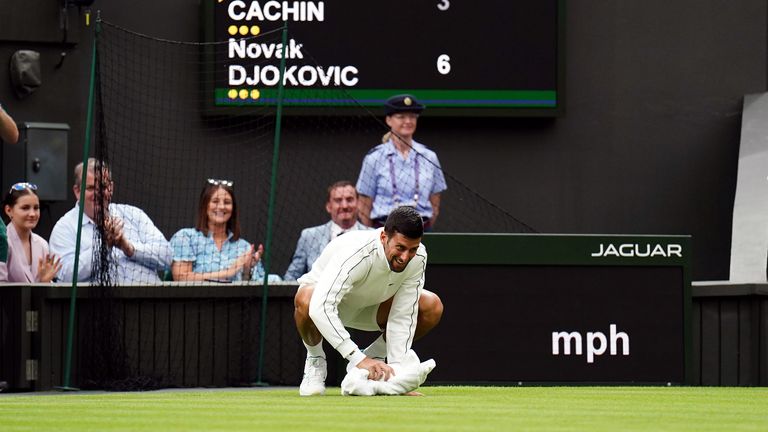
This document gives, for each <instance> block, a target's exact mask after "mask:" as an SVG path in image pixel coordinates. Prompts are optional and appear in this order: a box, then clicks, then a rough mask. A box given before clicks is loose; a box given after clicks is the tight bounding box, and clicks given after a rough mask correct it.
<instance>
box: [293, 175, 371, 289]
mask: <svg viewBox="0 0 768 432" xmlns="http://www.w3.org/2000/svg"><path fill="white" fill-rule="evenodd" d="M325 211H327V212H328V214H329V215H331V220H329V221H328V222H327V223H324V224H323V225H318V226H314V227H310V228H304V229H303V230H302V231H301V237H299V242H298V244H297V245H296V252H294V254H293V259H292V260H291V264H290V265H289V266H288V270H287V271H286V272H285V276H283V280H296V279H298V278H299V277H301V276H302V275H303V274H304V273H307V272H309V271H310V270H312V264H314V262H315V260H317V257H319V256H320V253H321V252H323V249H325V246H326V245H327V244H328V243H330V242H331V240H333V239H334V238H336V237H338V236H339V235H341V234H344V233H346V232H348V231H353V230H361V229H368V227H366V226H365V225H363V224H361V223H360V222H358V220H357V214H358V213H357V211H358V210H357V190H355V187H354V186H353V185H352V183H351V182H348V181H346V180H342V181H337V182H336V183H334V184H332V185H330V186H329V187H328V201H327V202H326V203H325Z"/></svg>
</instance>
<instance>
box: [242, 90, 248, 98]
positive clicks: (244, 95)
mask: <svg viewBox="0 0 768 432" xmlns="http://www.w3.org/2000/svg"><path fill="white" fill-rule="evenodd" d="M240 99H248V90H246V89H242V90H240Z"/></svg>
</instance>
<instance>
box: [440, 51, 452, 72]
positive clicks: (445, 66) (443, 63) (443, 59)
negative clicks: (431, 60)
mask: <svg viewBox="0 0 768 432" xmlns="http://www.w3.org/2000/svg"><path fill="white" fill-rule="evenodd" d="M437 71H438V72H440V74H441V75H448V74H449V73H451V58H450V57H448V54H440V55H439V56H437Z"/></svg>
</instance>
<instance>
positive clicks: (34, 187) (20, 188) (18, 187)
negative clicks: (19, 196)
mask: <svg viewBox="0 0 768 432" xmlns="http://www.w3.org/2000/svg"><path fill="white" fill-rule="evenodd" d="M24 189H29V190H33V191H36V190H37V185H36V184H34V183H27V182H19V183H16V184H15V185H13V186H11V188H10V189H9V190H8V192H9V193H10V192H13V191H23V190H24Z"/></svg>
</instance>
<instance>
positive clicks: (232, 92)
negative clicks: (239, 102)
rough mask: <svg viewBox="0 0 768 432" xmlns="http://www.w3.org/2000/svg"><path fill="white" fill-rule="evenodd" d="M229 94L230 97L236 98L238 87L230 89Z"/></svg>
mask: <svg viewBox="0 0 768 432" xmlns="http://www.w3.org/2000/svg"><path fill="white" fill-rule="evenodd" d="M227 96H228V97H229V98H230V99H236V98H237V89H229V91H228V92H227Z"/></svg>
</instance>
